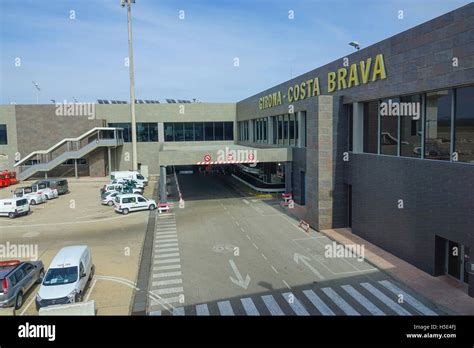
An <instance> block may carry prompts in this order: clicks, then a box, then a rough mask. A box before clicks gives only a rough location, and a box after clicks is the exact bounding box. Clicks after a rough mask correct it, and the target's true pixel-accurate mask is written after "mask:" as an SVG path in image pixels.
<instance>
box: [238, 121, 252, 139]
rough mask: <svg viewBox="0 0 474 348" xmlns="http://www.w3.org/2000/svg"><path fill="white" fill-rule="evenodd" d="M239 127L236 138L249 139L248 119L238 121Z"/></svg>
mask: <svg viewBox="0 0 474 348" xmlns="http://www.w3.org/2000/svg"><path fill="white" fill-rule="evenodd" d="M237 124H238V129H239V136H238V139H239V140H240V141H249V140H250V138H249V121H240V122H238V123H237Z"/></svg>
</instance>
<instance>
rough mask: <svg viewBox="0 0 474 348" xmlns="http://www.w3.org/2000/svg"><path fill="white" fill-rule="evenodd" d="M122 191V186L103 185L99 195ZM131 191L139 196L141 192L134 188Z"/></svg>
mask: <svg viewBox="0 0 474 348" xmlns="http://www.w3.org/2000/svg"><path fill="white" fill-rule="evenodd" d="M122 190H123V185H122V184H110V185H104V187H102V188H101V189H100V193H101V195H102V194H103V193H104V192H109V191H118V192H122ZM132 191H133V193H135V194H141V193H142V192H143V190H142V189H139V188H134V189H132Z"/></svg>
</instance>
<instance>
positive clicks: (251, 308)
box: [240, 297, 260, 315]
mask: <svg viewBox="0 0 474 348" xmlns="http://www.w3.org/2000/svg"><path fill="white" fill-rule="evenodd" d="M240 302H242V305H243V306H244V309H245V313H247V315H260V313H259V312H258V310H257V307H255V304H254V303H253V301H252V299H251V298H250V297H246V298H242V299H240Z"/></svg>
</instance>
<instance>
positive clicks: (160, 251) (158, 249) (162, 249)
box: [155, 248, 179, 253]
mask: <svg viewBox="0 0 474 348" xmlns="http://www.w3.org/2000/svg"><path fill="white" fill-rule="evenodd" d="M169 251H179V248H156V249H155V252H157V253H165V252H169Z"/></svg>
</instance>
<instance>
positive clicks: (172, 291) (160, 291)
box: [152, 287, 183, 300]
mask: <svg viewBox="0 0 474 348" xmlns="http://www.w3.org/2000/svg"><path fill="white" fill-rule="evenodd" d="M152 292H153V293H154V294H157V295H165V294H176V293H181V292H183V288H182V287H179V288H165V289H158V290H153V291H152ZM164 300H166V299H164Z"/></svg>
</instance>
